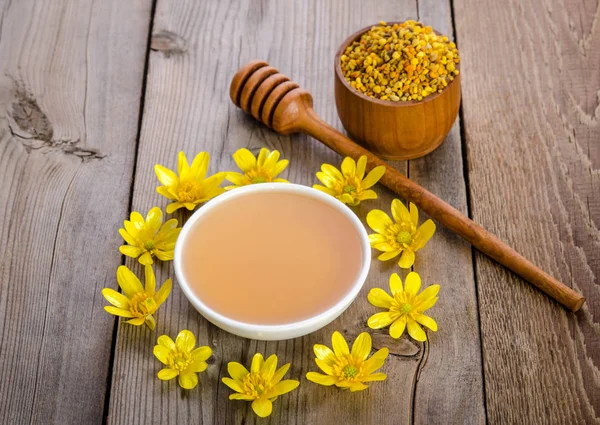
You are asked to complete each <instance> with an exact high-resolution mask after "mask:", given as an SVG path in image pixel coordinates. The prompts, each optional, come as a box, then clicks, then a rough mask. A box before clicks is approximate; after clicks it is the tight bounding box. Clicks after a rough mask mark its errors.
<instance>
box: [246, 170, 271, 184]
mask: <svg viewBox="0 0 600 425" xmlns="http://www.w3.org/2000/svg"><path fill="white" fill-rule="evenodd" d="M246 177H247V178H248V180H250V182H251V183H252V184H256V183H267V182H270V181H271V174H270V173H269V172H268V171H267V170H265V169H264V168H255V169H253V170H250V171H248V172H247V173H246Z"/></svg>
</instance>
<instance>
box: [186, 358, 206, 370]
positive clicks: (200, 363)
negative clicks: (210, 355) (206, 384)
mask: <svg viewBox="0 0 600 425" xmlns="http://www.w3.org/2000/svg"><path fill="white" fill-rule="evenodd" d="M207 368H208V363H206V362H205V361H204V360H200V359H196V360H193V361H192V362H191V363H190V364H189V365H188V367H187V371H188V372H194V373H200V372H204V371H205V370H206V369H207Z"/></svg>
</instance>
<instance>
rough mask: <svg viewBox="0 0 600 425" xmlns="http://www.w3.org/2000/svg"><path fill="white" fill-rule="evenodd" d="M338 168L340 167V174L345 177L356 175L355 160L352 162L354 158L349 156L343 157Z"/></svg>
mask: <svg viewBox="0 0 600 425" xmlns="http://www.w3.org/2000/svg"><path fill="white" fill-rule="evenodd" d="M340 168H341V169H342V174H343V175H344V176H345V177H346V178H352V177H354V176H355V175H356V162H354V160H353V159H352V158H350V157H349V156H347V157H346V158H344V160H343V161H342V166H341V167H340Z"/></svg>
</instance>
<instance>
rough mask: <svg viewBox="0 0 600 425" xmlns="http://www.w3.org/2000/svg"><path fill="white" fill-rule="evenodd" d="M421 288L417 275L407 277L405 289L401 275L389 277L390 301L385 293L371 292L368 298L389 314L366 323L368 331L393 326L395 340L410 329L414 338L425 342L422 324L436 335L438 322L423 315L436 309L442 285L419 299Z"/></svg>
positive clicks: (379, 290)
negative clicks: (405, 330)
mask: <svg viewBox="0 0 600 425" xmlns="http://www.w3.org/2000/svg"><path fill="white" fill-rule="evenodd" d="M420 287H421V277H420V276H419V275H418V274H417V273H415V272H410V273H409V274H408V275H407V276H406V282H405V284H404V289H402V281H401V280H400V276H398V274H396V273H394V274H393V275H391V276H390V290H391V291H392V296H391V297H390V296H389V294H388V293H387V292H385V291H384V290H383V289H380V288H373V289H371V291H370V292H369V296H368V299H369V302H370V303H371V304H373V305H374V306H375V307H381V308H385V309H387V310H388V311H384V312H382V313H377V314H374V315H373V316H371V317H369V321H368V322H367V323H368V325H369V327H370V328H371V329H381V328H385V327H386V326H388V325H390V324H391V325H392V326H390V336H391V337H392V338H400V337H401V336H402V334H403V333H404V329H406V328H407V329H408V334H409V335H410V336H411V337H413V338H414V339H416V340H417V341H425V340H426V339H427V335H426V334H425V331H423V329H421V327H420V326H419V323H420V324H421V325H423V326H426V327H428V328H429V329H431V330H432V331H434V332H435V331H437V329H438V327H437V323H435V320H433V319H432V318H431V317H429V316H425V315H424V314H423V312H424V311H425V310H427V309H429V308H431V307H433V305H434V304H435V303H436V301H437V300H438V297H437V294H438V292H439V290H440V285H431V286H429V287H427V288H426V289H425V290H424V291H423V292H421V293H420V294H419V295H417V292H419V288H420Z"/></svg>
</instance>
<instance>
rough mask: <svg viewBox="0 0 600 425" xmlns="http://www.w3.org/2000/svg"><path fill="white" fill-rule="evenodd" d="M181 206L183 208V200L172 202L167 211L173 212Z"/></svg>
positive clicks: (168, 212)
mask: <svg viewBox="0 0 600 425" xmlns="http://www.w3.org/2000/svg"><path fill="white" fill-rule="evenodd" d="M179 208H183V204H182V203H181V202H172V203H170V204H169V205H167V208H166V211H167V214H172V213H174V212H175V211H177V210H178V209H179Z"/></svg>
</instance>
